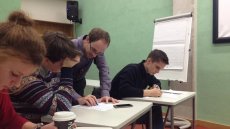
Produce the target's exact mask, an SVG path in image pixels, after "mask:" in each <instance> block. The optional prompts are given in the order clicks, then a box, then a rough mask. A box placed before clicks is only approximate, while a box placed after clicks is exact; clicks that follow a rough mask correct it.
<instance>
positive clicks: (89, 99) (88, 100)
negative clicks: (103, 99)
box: [77, 95, 97, 106]
mask: <svg viewBox="0 0 230 129" xmlns="http://www.w3.org/2000/svg"><path fill="white" fill-rule="evenodd" d="M77 101H78V103H79V104H80V105H87V106H96V105H97V98H96V97H95V96H93V95H87V96H85V97H81V98H79V99H77Z"/></svg>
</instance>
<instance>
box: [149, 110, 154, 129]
mask: <svg viewBox="0 0 230 129" xmlns="http://www.w3.org/2000/svg"><path fill="white" fill-rule="evenodd" d="M152 114H153V113H152V107H151V109H150V111H149V127H150V129H152V128H153V116H152Z"/></svg>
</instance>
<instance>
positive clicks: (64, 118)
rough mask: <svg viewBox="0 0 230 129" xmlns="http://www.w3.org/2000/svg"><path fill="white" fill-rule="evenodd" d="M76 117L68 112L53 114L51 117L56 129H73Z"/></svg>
mask: <svg viewBox="0 0 230 129" xmlns="http://www.w3.org/2000/svg"><path fill="white" fill-rule="evenodd" d="M75 119H76V115H75V114H74V113H73V112H69V111H60V112H55V113H54V116H53V121H54V124H55V126H56V127H57V128H58V129H74V128H75V127H76V123H75V122H74V121H75Z"/></svg>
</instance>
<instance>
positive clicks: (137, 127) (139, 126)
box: [125, 125, 209, 129]
mask: <svg viewBox="0 0 230 129" xmlns="http://www.w3.org/2000/svg"><path fill="white" fill-rule="evenodd" d="M125 129H131V127H130V126H129V127H127V128H125ZM134 129H142V126H141V125H136V126H135V128H134ZM144 129H145V128H144ZM165 129H170V128H169V127H166V128H165ZM175 129H179V128H178V127H175ZM188 129H191V128H188ZM196 129H209V128H205V127H201V126H196Z"/></svg>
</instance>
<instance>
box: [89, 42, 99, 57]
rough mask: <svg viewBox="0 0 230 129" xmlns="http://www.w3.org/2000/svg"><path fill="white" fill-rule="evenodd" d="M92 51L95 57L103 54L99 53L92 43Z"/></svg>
mask: <svg viewBox="0 0 230 129" xmlns="http://www.w3.org/2000/svg"><path fill="white" fill-rule="evenodd" d="M90 51H92V52H93V53H94V54H95V55H99V54H102V52H99V51H98V50H97V49H96V48H94V47H93V46H92V44H91V43H90Z"/></svg>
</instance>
